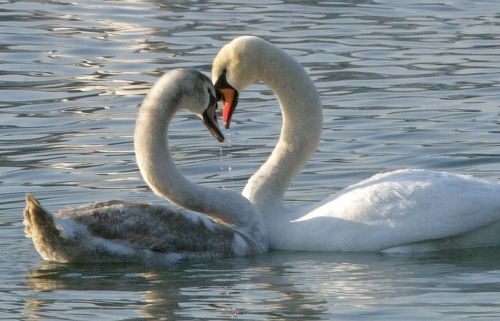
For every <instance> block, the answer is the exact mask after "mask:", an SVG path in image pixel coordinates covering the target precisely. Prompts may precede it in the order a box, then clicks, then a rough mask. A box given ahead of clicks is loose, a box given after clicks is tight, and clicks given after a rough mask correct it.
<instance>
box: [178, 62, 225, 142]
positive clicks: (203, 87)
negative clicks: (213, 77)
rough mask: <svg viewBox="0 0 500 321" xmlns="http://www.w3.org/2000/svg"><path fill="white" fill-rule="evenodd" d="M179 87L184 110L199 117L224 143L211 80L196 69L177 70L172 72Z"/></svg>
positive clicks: (180, 104)
mask: <svg viewBox="0 0 500 321" xmlns="http://www.w3.org/2000/svg"><path fill="white" fill-rule="evenodd" d="M171 73H172V74H173V77H174V79H175V82H176V84H177V85H178V86H179V87H178V88H179V92H178V95H179V96H180V99H181V101H180V103H179V104H178V106H182V109H185V110H187V111H190V112H192V113H194V114H195V115H197V116H198V117H199V118H200V119H201V120H202V121H203V123H204V124H205V126H206V127H207V129H208V131H209V132H210V133H211V134H212V135H213V136H214V137H215V138H216V139H217V140H218V141H219V142H223V141H224V135H223V134H222V132H221V130H220V128H219V125H218V123H217V114H216V111H217V99H216V93H215V88H214V86H213V85H212V82H211V81H210V78H208V77H207V76H205V75H204V74H202V73H200V72H199V71H196V70H194V69H176V70H173V71H171Z"/></svg>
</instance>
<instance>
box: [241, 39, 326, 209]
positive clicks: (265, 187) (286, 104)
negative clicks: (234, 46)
mask: <svg viewBox="0 0 500 321" xmlns="http://www.w3.org/2000/svg"><path fill="white" fill-rule="evenodd" d="M259 55H260V56H261V57H263V60H262V64H257V67H256V68H258V69H259V70H256V72H257V73H258V74H259V75H260V77H259V80H262V81H263V82H264V83H265V84H266V85H268V86H269V88H271V90H272V91H273V92H274V94H275V95H276V96H277V97H278V101H279V103H280V107H281V112H282V115H283V125H282V128H281V135H280V137H279V141H278V143H277V145H276V147H275V148H274V150H273V151H272V153H271V156H270V157H269V158H268V159H267V161H266V162H265V163H264V164H263V165H262V166H261V167H260V168H259V170H258V171H257V172H256V173H255V174H254V175H253V176H252V177H251V178H250V180H249V181H248V183H247V185H246V186H245V188H244V190H243V195H244V196H245V197H247V198H248V199H249V200H250V201H251V202H252V203H253V204H254V205H256V207H257V208H258V209H259V211H261V213H262V214H264V212H265V211H263V209H264V208H267V207H274V206H276V205H281V202H282V199H283V195H284V193H285V191H286V189H287V188H288V186H289V185H290V182H291V180H292V178H293V177H294V176H295V175H297V174H298V172H299V171H300V170H301V169H302V168H303V167H304V165H305V164H306V162H307V161H308V160H309V158H310V157H311V155H312V154H313V153H314V152H315V150H316V147H317V145H318V143H319V139H320V134H321V127H322V123H323V116H322V109H321V102H320V99H319V94H318V92H317V89H316V87H315V86H314V83H313V82H312V80H311V78H310V77H309V76H308V75H307V73H306V71H305V70H304V68H303V67H302V66H301V65H300V64H299V63H298V62H297V61H295V60H294V59H293V58H292V57H290V56H289V55H288V54H286V53H285V52H284V51H282V50H281V49H279V48H277V47H274V46H272V45H269V46H268V47H267V49H266V50H262V51H261V52H259Z"/></svg>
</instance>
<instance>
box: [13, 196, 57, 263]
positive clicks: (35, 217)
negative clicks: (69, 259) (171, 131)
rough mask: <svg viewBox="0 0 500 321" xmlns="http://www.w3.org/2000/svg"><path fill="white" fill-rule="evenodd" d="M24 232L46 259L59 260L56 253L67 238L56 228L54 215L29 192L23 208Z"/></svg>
mask: <svg viewBox="0 0 500 321" xmlns="http://www.w3.org/2000/svg"><path fill="white" fill-rule="evenodd" d="M23 223H24V233H25V235H26V237H28V238H31V239H32V240H33V245H34V246H35V248H36V250H37V252H38V253H39V254H40V255H41V256H42V257H43V258H44V259H46V260H51V261H65V260H61V258H60V257H59V256H60V255H58V253H60V251H61V249H62V248H65V246H64V245H65V243H67V240H65V239H64V237H63V236H62V234H61V231H60V230H59V229H58V228H57V225H56V222H55V220H54V216H52V215H51V214H50V213H49V212H47V211H46V210H45V209H44V208H43V207H42V206H41V205H40V202H39V201H38V200H37V199H36V198H35V197H34V196H33V195H31V194H27V195H26V207H25V208H24V221H23Z"/></svg>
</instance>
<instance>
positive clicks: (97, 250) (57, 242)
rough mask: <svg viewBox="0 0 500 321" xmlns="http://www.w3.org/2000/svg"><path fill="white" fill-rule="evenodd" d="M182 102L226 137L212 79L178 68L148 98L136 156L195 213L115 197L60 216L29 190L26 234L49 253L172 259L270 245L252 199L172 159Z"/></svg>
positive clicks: (87, 258)
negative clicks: (172, 129)
mask: <svg viewBox="0 0 500 321" xmlns="http://www.w3.org/2000/svg"><path fill="white" fill-rule="evenodd" d="M180 108H184V109H187V110H189V111H191V112H193V113H195V114H196V115H198V116H199V117H200V118H202V119H203V121H204V122H205V124H206V125H207V127H208V128H209V130H210V131H211V132H212V134H213V135H214V136H215V137H217V138H218V139H219V140H223V139H224V137H223V136H222V134H221V133H220V131H219V128H218V126H217V119H216V118H215V110H216V108H217V101H216V99H215V91H214V88H213V85H212V83H211V82H210V79H209V78H208V77H206V76H205V75H203V74H201V73H199V72H196V71H194V70H184V69H178V70H173V71H170V72H168V73H167V74H165V75H164V76H163V77H162V78H160V79H159V80H158V82H157V83H156V84H155V85H154V86H153V87H152V88H151V90H150V91H149V93H148V95H147V96H146V98H145V99H144V102H143V103H142V106H141V108H140V110H139V115H138V119H137V123H136V128H135V133H134V147H135V154H136V158H137V163H138V165H139V169H140V171H141V174H142V176H143V178H144V180H145V181H146V182H147V183H148V185H149V186H150V187H151V189H152V190H153V191H154V192H155V193H156V194H157V195H159V196H162V197H165V198H167V199H169V200H170V201H172V202H173V203H175V204H177V205H179V206H184V207H186V208H189V209H190V210H192V211H195V212H192V211H188V210H182V209H174V208H170V207H162V206H155V205H149V204H140V203H131V202H125V201H110V202H104V203H96V204H91V205H87V206H83V207H79V208H76V209H66V210H62V211H59V212H58V213H57V214H56V215H54V216H53V215H51V214H49V213H48V212H46V211H45V210H44V209H43V208H42V207H41V206H40V204H39V202H38V201H37V200H36V199H35V198H34V197H33V196H31V195H27V197H26V203H27V205H26V208H25V210H24V224H25V233H26V235H27V236H28V237H31V238H32V239H33V243H34V245H35V248H36V249H37V251H38V252H39V254H40V255H41V256H42V257H43V258H44V259H46V260H51V261H58V262H106V261H138V262H146V263H155V264H158V263H160V264H163V263H165V264H168V263H174V262H177V261H179V260H181V259H185V258H213V257H228V256H233V255H237V256H242V255H253V254H259V253H263V252H265V251H267V239H266V237H267V233H266V231H265V228H264V224H263V222H262V220H261V218H260V216H259V214H258V213H257V211H256V210H255V208H254V206H253V205H251V204H250V202H248V200H247V199H245V198H244V197H243V196H241V195H240V194H238V193H234V192H230V191H226V190H220V189H211V188H206V187H202V186H199V185H196V184H194V183H192V182H190V181H189V180H188V179H186V178H185V177H184V176H183V175H182V174H181V173H180V171H179V170H178V169H177V167H176V166H175V164H174V162H173V161H172V159H171V158H170V153H169V150H168V144H167V128H168V124H169V122H170V120H171V119H172V117H173V116H174V114H175V112H176V111H177V110H178V109H180ZM201 213H203V214H201ZM204 214H206V215H204Z"/></svg>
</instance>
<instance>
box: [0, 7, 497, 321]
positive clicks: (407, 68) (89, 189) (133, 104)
mask: <svg viewBox="0 0 500 321" xmlns="http://www.w3.org/2000/svg"><path fill="white" fill-rule="evenodd" d="M244 34H254V35H258V36H261V37H264V38H266V39H268V40H270V41H272V42H274V43H275V44H277V45H279V46H280V47H282V48H284V49H285V50H286V51H287V52H288V53H290V54H291V55H293V56H294V57H296V58H297V59H298V60H299V61H300V62H301V63H302V64H303V65H304V66H306V68H307V70H308V71H309V73H310V74H311V76H312V77H313V79H314V81H315V82H316V84H317V86H318V88H319V90H320V92H321V95H322V100H323V103H324V107H325V123H324V132H323V135H322V142H321V145H320V148H319V151H318V153H317V154H316V155H315V156H314V158H313V159H312V160H311V161H310V162H309V164H308V166H307V167H306V168H305V170H304V171H303V172H302V175H301V176H300V177H298V178H297V179H296V180H295V181H294V184H293V186H292V187H291V189H290V192H289V193H288V194H287V201H288V202H289V203H290V204H306V203H308V202H311V201H316V200H320V199H322V198H324V197H326V196H328V195H329V194H331V193H332V192H334V191H336V190H339V189H341V188H343V187H345V186H347V185H349V184H353V183H355V182H358V181H359V180H361V179H363V178H366V177H369V176H371V175H373V174H375V173H378V172H380V171H386V170H392V169H398V168H407V167H411V168H426V169H437V170H447V171H452V172H457V173H469V174H473V175H476V176H478V177H482V178H488V179H492V180H496V181H498V180H499V179H500V156H499V154H500V120H499V119H500V117H499V116H500V2H498V1H494V0H491V1H458V0H457V1H415V2H414V3H412V2H411V1H336V2H329V1H323V2H316V1H302V2H301V1H288V2H282V1H250V2H247V3H245V4H244V5H242V4H239V2H237V1H80V2H77V1H74V2H69V1H4V0H0V229H1V234H0V253H1V255H0V318H1V319H2V320H26V319H30V320H40V319H41V320H56V319H58V320H69V319H71V320H98V319H100V320H124V319H128V320H131V319H134V320H137V319H152V320H160V319H164V320H192V319H209V320H222V319H232V318H235V319H242V320H266V319H267V320H277V319H279V320H286V319H298V320H334V319H335V320H457V319H464V320H498V317H499V315H500V303H499V302H500V269H499V267H500V258H499V257H500V252H499V250H498V249H482V250H473V251H467V252H461V253H435V254H428V255H420V256H395V255H378V254H373V255H364V254H334V253H332V254H321V253H307V254H305V253H270V254H269V255H265V256H262V257H258V258H253V259H239V260H226V261H217V262H208V263H187V264H184V265H181V266H176V267H171V268H157V269H153V268H144V267H140V266H119V265H118V266H116V265H115V266H71V265H59V264H50V263H44V262H42V261H41V259H40V257H39V256H38V255H37V253H36V252H35V250H34V249H33V246H32V244H31V241H30V240H29V239H26V238H24V237H23V227H22V208H23V206H24V194H25V193H27V192H31V193H34V194H36V195H37V196H38V197H39V198H40V199H41V200H42V202H43V204H45V205H46V206H47V207H48V208H49V209H51V210H55V209H57V208H59V207H64V206H70V205H77V204H81V203H85V202H92V201H102V200H108V199H130V200H140V201H148V202H157V203H161V202H162V201H161V200H158V199H156V198H155V197H154V196H153V195H152V193H151V192H150V191H149V190H148V189H147V188H146V186H145V184H144V182H143V181H142V179H141V177H140V175H139V173H138V170H137V167H136V165H135V161H134V155H133V146H132V141H131V140H132V130H133V126H134V121H135V115H136V111H137V106H138V104H139V103H140V102H141V99H142V97H143V95H144V94H145V93H146V92H147V90H148V88H150V86H151V84H152V83H153V82H154V81H155V79H156V78H157V77H158V76H159V75H161V74H162V73H163V72H164V71H165V70H169V69H173V68H177V67H194V68H197V69H200V70H202V71H205V72H207V73H208V72H209V70H210V64H211V61H212V58H213V57H214V56H215V54H216V53H217V51H218V48H220V47H221V46H222V45H223V44H224V43H226V42H227V41H229V40H230V39H232V38H234V37H235V36H237V35H244ZM240 99H241V100H240V104H239V107H238V111H237V113H236V114H235V118H234V120H233V126H232V130H231V132H230V133H226V134H227V135H228V136H229V137H230V142H229V143H226V144H225V145H224V146H223V147H222V148H221V145H219V144H218V143H217V142H216V141H215V140H214V139H213V138H212V137H211V136H210V135H208V134H207V132H206V131H205V129H204V128H203V125H201V123H200V122H199V120H198V119H195V118H194V117H193V116H191V115H188V114H185V113H182V114H180V115H179V116H178V117H177V118H176V119H175V122H174V124H173V126H172V133H171V139H172V140H173V143H172V145H173V146H175V147H174V156H175V159H176V161H177V163H178V164H179V165H180V167H181V168H182V170H183V172H184V173H185V174H186V175H188V176H189V177H190V178H191V179H192V180H194V181H196V182H199V183H202V184H204V185H206V186H217V187H221V186H224V187H226V188H229V189H233V190H238V191H239V190H241V189H242V187H243V186H244V184H245V182H246V179H247V178H248V176H249V175H250V174H251V173H253V172H254V171H255V170H256V168H257V167H258V165H259V164H260V163H262V162H263V160H264V159H265V158H266V157H267V155H268V153H269V151H270V149H271V148H272V147H273V146H274V144H275V142H276V138H277V135H278V133H279V128H280V122H281V117H280V115H279V110H278V109H277V108H276V104H277V102H276V100H275V97H274V96H273V95H272V93H271V92H269V90H267V89H266V88H265V87H264V86H263V85H260V84H258V85H255V86H253V87H251V88H250V89H249V90H248V91H245V93H243V94H242V95H241V98H240Z"/></svg>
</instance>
